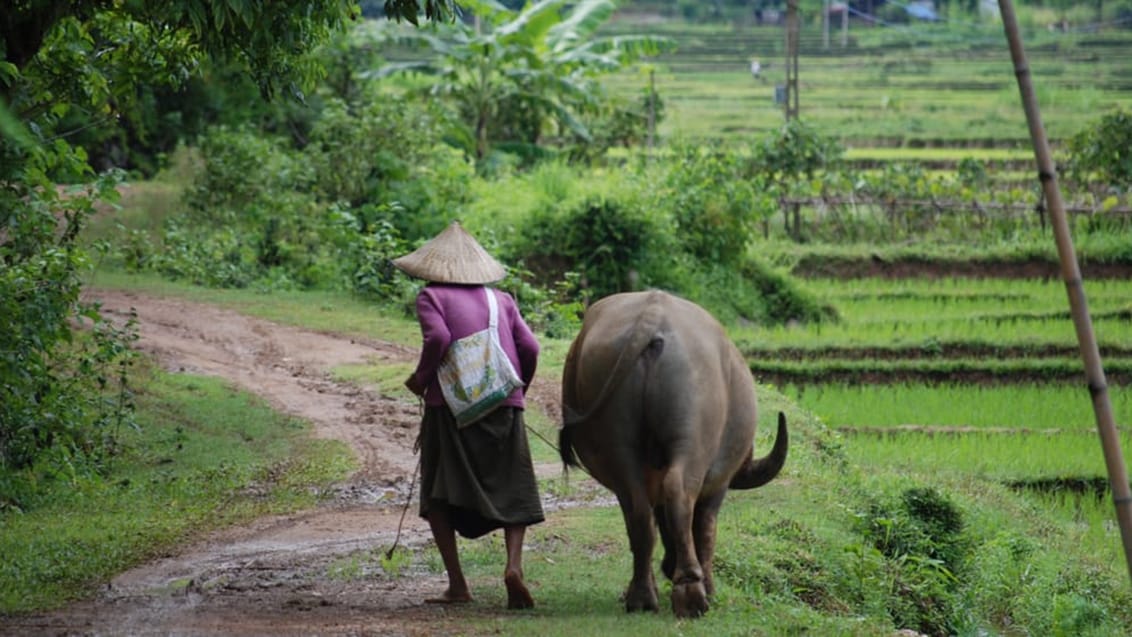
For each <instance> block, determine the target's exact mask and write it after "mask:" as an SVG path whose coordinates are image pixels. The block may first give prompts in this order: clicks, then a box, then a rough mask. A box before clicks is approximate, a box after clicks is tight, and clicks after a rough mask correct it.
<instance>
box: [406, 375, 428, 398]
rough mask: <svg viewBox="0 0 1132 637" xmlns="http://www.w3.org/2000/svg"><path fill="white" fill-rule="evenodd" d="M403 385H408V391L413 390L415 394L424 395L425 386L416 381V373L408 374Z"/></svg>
mask: <svg viewBox="0 0 1132 637" xmlns="http://www.w3.org/2000/svg"><path fill="white" fill-rule="evenodd" d="M405 387H408V388H409V391H411V392H413V393H414V394H416V395H418V396H423V395H424V392H425V388H424V386H422V385H421V384H420V383H418V382H417V375H416V374H409V377H408V378H406V379H405Z"/></svg>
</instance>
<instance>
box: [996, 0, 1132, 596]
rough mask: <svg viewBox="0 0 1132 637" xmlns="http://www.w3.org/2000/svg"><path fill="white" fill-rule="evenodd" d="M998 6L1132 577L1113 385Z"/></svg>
mask: <svg viewBox="0 0 1132 637" xmlns="http://www.w3.org/2000/svg"><path fill="white" fill-rule="evenodd" d="M998 7H999V11H1000V12H1001V13H1002V27H1003V29H1004V30H1005V31H1006V39H1007V41H1008V42H1009V44H1010V56H1011V58H1013V61H1014V75H1015V76H1016V77H1017V78H1018V90H1019V91H1020V92H1021V94H1022V107H1023V109H1025V111H1026V122H1027V123H1028V124H1029V126H1030V138H1031V139H1032V140H1033V143H1034V156H1035V159H1036V160H1037V164H1038V179H1040V180H1041V182H1042V189H1043V192H1044V194H1045V197H1046V202H1047V203H1048V204H1049V216H1050V224H1051V225H1052V227H1053V234H1054V240H1055V241H1056V243H1057V254H1058V257H1059V258H1060V260H1061V277H1062V279H1063V280H1064V281H1065V289H1066V292H1068V294H1069V309H1070V312H1071V313H1072V315H1073V325H1074V327H1075V328H1076V330H1077V343H1078V345H1079V346H1080V348H1081V358H1082V360H1083V361H1084V364H1085V377H1086V379H1087V380H1088V383H1089V385H1088V387H1089V394H1090V395H1091V396H1092V399H1093V413H1094V415H1095V416H1096V421H1097V433H1098V434H1099V435H1100V439H1101V447H1102V448H1103V451H1104V459H1105V465H1106V466H1107V468H1108V479H1109V483H1110V484H1111V486H1112V501H1113V504H1114V505H1115V507H1116V519H1117V523H1118V524H1119V525H1120V536H1121V539H1122V540H1123V542H1124V559H1125V562H1126V563H1127V566H1128V574H1129V577H1130V578H1132V492H1130V490H1129V485H1128V472H1127V470H1126V469H1125V467H1124V455H1123V453H1122V452H1121V450H1120V438H1119V436H1118V435H1117V431H1116V423H1115V421H1114V419H1113V415H1112V403H1111V401H1110V400H1109V397H1108V383H1107V381H1106V380H1105V374H1104V367H1103V366H1102V365H1101V355H1100V351H1099V349H1098V348H1097V339H1096V336H1095V335H1094V333H1093V322H1092V319H1091V318H1090V317H1089V306H1088V304H1087V303H1086V301H1085V289H1084V286H1083V285H1082V283H1081V269H1080V267H1079V266H1078V265H1077V254H1076V252H1075V251H1074V248H1073V241H1072V237H1071V236H1070V234H1069V224H1068V222H1067V221H1066V216H1065V208H1064V205H1063V203H1062V201H1061V189H1060V188H1059V187H1058V185H1057V169H1056V168H1055V167H1054V164H1053V159H1052V157H1051V155H1050V149H1049V140H1048V139H1047V138H1046V133H1045V127H1044V126H1043V124H1042V115H1041V112H1040V111H1039V109H1038V99H1037V96H1036V95H1035V93H1034V85H1033V82H1032V81H1031V79H1030V68H1029V65H1028V63H1027V62H1026V53H1025V51H1024V50H1023V48H1022V37H1021V35H1020V33H1019V30H1018V18H1017V16H1016V15H1015V14H1014V5H1013V3H1012V2H1011V0H998Z"/></svg>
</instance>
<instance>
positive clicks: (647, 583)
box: [618, 492, 660, 613]
mask: <svg viewBox="0 0 1132 637" xmlns="http://www.w3.org/2000/svg"><path fill="white" fill-rule="evenodd" d="M618 500H619V501H620V503H621V513H622V515H624V516H625V530H626V531H627V533H628V535H629V549H630V550H631V551H632V552H633V579H632V580H630V581H629V588H628V589H627V590H626V591H625V610H626V612H630V613H632V612H636V611H653V612H656V611H658V610H660V604H659V602H658V601H657V594H656V579H655V578H654V577H653V574H652V551H653V545H654V544H655V543H656V535H655V531H654V527H655V523H654V521H653V516H652V510H651V509H650V508H649V505H648V499H647V498H646V497H645V494H644V493H643V492H637V493H633V494H630V495H627V496H624V497H621V496H618Z"/></svg>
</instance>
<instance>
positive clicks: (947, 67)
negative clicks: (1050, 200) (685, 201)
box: [608, 11, 1132, 165]
mask: <svg viewBox="0 0 1132 637" xmlns="http://www.w3.org/2000/svg"><path fill="white" fill-rule="evenodd" d="M608 30H609V31H610V32H612V33H641V32H644V33H649V34H652V35H658V36H666V37H669V38H671V39H672V40H674V41H675V42H676V44H677V47H678V48H677V50H676V51H674V52H673V53H670V54H666V55H664V56H661V57H660V58H658V59H657V60H655V65H654V81H655V84H656V87H657V90H658V92H659V93H660V95H661V97H662V99H664V100H665V119H664V121H663V122H662V124H661V127H660V133H661V134H662V136H665V137H669V138H678V137H687V138H712V139H734V138H737V137H740V138H741V137H743V136H747V135H754V136H756V137H757V136H760V135H761V134H763V133H766V132H768V131H771V130H773V129H775V128H777V127H778V126H779V125H780V124H781V123H782V121H783V111H782V106H781V105H780V104H778V103H776V101H775V98H776V87H778V86H779V85H782V84H784V83H785V55H784V50H785V34H784V30H783V28H782V27H781V26H770V25H768V26H755V25H749V24H747V25H731V26H723V25H693V24H687V23H682V22H679V21H672V20H664V19H662V18H658V17H656V16H641V15H639V14H633V13H630V12H624V11H623V12H622V13H621V14H619V15H618V17H617V18H616V19H615V20H614V21H613V22H612V23H611V24H610V25H609V27H608ZM800 37H801V41H800V54H799V63H798V68H799V73H798V75H799V107H800V112H801V118H802V119H804V120H805V121H807V122H808V123H810V124H811V125H813V126H815V127H816V128H817V129H818V130H819V131H820V132H822V133H823V134H827V135H831V136H834V137H837V138H839V139H842V140H843V141H844V143H845V144H846V146H848V147H850V148H883V147H902V148H912V149H915V148H933V147H945V148H949V149H967V150H972V151H973V150H975V149H992V148H993V149H1003V150H1006V151H1009V149H1022V150H1025V149H1026V148H1027V147H1028V131H1027V128H1026V123H1025V119H1024V115H1023V113H1022V110H1021V107H1020V101H1019V95H1018V88H1017V84H1016V80H1015V77H1014V72H1013V66H1012V63H1011V60H1010V56H1009V52H1008V50H1007V47H1006V40H1005V37H1004V35H1003V32H1002V28H1001V26H999V25H998V24H995V23H993V22H988V23H987V24H985V25H974V24H971V25H961V24H954V23H953V24H934V25H933V24H926V23H917V24H909V25H892V26H887V27H879V26H877V27H870V26H868V25H865V24H857V23H852V24H851V25H850V27H849V30H848V34H847V36H846V37H845V39H844V40H842V35H841V33H840V32H836V31H835V32H834V33H833V34H832V35H831V37H830V38H829V42H828V44H827V43H826V40H825V37H824V36H823V33H822V29H821V25H820V21H818V20H817V19H815V18H814V17H813V16H810V17H807V16H805V15H803V18H802V28H801V36H800ZM1024 38H1025V42H1026V47H1027V56H1028V58H1029V62H1030V67H1031V70H1032V74H1033V77H1034V81H1035V85H1036V88H1037V91H1038V94H1039V98H1040V101H1041V104H1040V106H1041V109H1042V112H1043V118H1044V119H1045V121H1046V128H1047V131H1048V133H1049V135H1050V136H1051V138H1052V139H1053V140H1055V141H1057V140H1061V139H1064V138H1066V137H1067V136H1069V135H1072V134H1074V133H1075V132H1077V131H1078V130H1081V129H1082V128H1083V127H1085V126H1086V125H1088V124H1089V123H1092V122H1094V121H1095V120H1096V119H1097V118H1099V117H1100V116H1101V115H1102V114H1103V113H1104V112H1106V111H1108V110H1110V109H1112V108H1114V107H1117V106H1124V107H1129V106H1130V105H1132V67H1130V66H1129V65H1128V64H1126V63H1125V61H1126V60H1128V59H1132V32H1129V31H1127V30H1125V31H1116V30H1112V31H1105V32H1100V33H1087V32H1069V33H1052V32H1050V31H1049V30H1047V29H1046V28H1045V27H1044V25H1039V26H1037V27H1036V28H1030V29H1027V30H1026V33H1025V34H1024ZM752 59H757V60H759V62H760V66H761V72H760V74H759V76H758V77H754V76H752V73H751V71H750V61H751V60H752ZM646 82H648V74H647V73H643V72H641V71H640V70H639V69H638V70H635V71H632V72H626V73H624V74H621V75H620V76H618V77H617V78H615V79H614V80H612V81H611V82H610V86H611V87H613V89H614V90H616V91H618V92H621V93H624V94H627V95H629V94H637V91H639V90H641V89H642V88H643V87H644V86H645V84H646ZM857 159H858V160H859V161H862V162H866V163H867V162H870V161H876V160H877V159H878V158H877V157H870V156H869V155H868V154H867V153H866V154H864V155H860V156H858V158H857ZM880 159H883V158H880ZM1006 159H1020V160H1022V161H1025V155H1024V154H1023V156H1022V157H1006ZM933 161H936V162H937V163H940V165H946V162H947V158H946V157H938V156H937V157H936V158H935V159H934V160H933ZM941 162H942V163H941Z"/></svg>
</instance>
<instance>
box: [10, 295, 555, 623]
mask: <svg viewBox="0 0 1132 637" xmlns="http://www.w3.org/2000/svg"><path fill="white" fill-rule="evenodd" d="M86 296H87V297H88V298H90V299H97V300H98V301H100V302H101V303H102V307H103V313H104V315H107V316H110V317H114V318H117V319H119V320H122V321H125V320H126V319H127V318H128V317H129V316H130V314H131V312H136V315H137V319H138V328H139V333H140V340H139V343H138V347H139V348H140V349H141V350H143V351H145V352H147V353H148V354H150V355H151V356H153V357H154V358H155V359H156V360H157V361H158V362H159V363H160V364H161V365H162V366H164V367H165V368H167V369H170V370H174V371H184V372H188V373H194V374H202V375H211V376H219V377H222V378H225V379H228V380H229V381H231V382H232V383H234V384H235V385H236V386H238V387H240V388H241V389H244V390H247V391H249V392H252V393H255V394H257V395H259V396H261V397H263V398H264V399H266V400H267V401H268V402H269V403H270V404H271V405H273V406H274V407H275V408H277V409H278V410H280V411H281V412H284V413H287V414H291V415H294V416H297V417H300V418H303V419H304V420H307V421H309V422H310V423H312V425H313V428H314V435H316V436H319V437H323V438H334V439H338V440H342V441H345V442H347V443H348V444H350V446H351V447H352V448H353V449H354V450H355V451H356V453H357V455H358V458H359V462H360V464H361V468H360V469H359V471H358V472H357V473H356V474H355V475H354V476H352V477H351V479H350V480H349V481H347V482H346V483H345V484H342V485H338V486H337V487H336V488H335V490H334V493H333V494H332V497H331V498H330V499H329V500H330V501H329V502H328V503H327V504H325V505H323V506H321V507H319V508H318V509H317V510H314V511H310V512H305V513H300V514H296V515H290V516H279V517H272V518H267V519H261V520H258V521H256V522H255V523H253V524H250V525H246V526H241V527H238V528H232V529H227V530H224V531H221V532H219V533H216V534H213V535H211V536H209V537H207V538H204V539H202V540H200V541H198V542H196V543H194V544H193V545H191V546H186V547H184V549H183V550H182V551H180V552H178V553H177V554H175V555H169V556H166V557H163V558H161V559H158V560H156V561H153V562H150V563H148V564H144V565H142V566H140V567H138V568H135V569H133V570H131V571H128V572H126V573H123V574H121V575H119V576H118V577H116V578H115V579H114V580H113V581H112V582H110V584H109V585H108V586H107V587H106V589H105V590H103V591H101V592H100V594H98V595H97V596H96V597H95V598H94V599H91V600H88V601H83V602H80V603H76V604H72V605H70V606H68V607H67V608H65V609H63V610H61V611H59V612H56V613H51V614H47V615H40V616H33V617H22V618H18V619H15V620H14V621H10V622H6V623H4V624H0V634H5V635H7V634H13V635H15V634H19V635H29V634H30V635H37V634H44V635H74V634H78V635H241V636H243V635H370V634H372V635H424V634H435V633H438V632H440V633H443V632H449V631H448V630H446V627H450V626H451V623H450V622H452V621H455V620H456V616H454V611H453V610H451V609H447V608H443V607H437V606H433V605H425V604H423V603H422V600H423V599H424V598H425V597H427V596H429V595H435V594H436V593H438V592H440V591H442V590H443V588H444V585H445V579H444V577H443V575H436V574H432V573H428V572H426V571H424V569H423V568H420V567H418V568H417V569H416V570H417V571H418V572H407V573H402V574H401V576H400V577H396V578H393V577H389V576H387V575H386V574H385V572H384V570H383V569H381V568H380V566H379V564H380V558H381V556H382V554H383V553H384V549H386V548H388V547H389V546H391V545H392V544H393V542H394V537H395V534H396V530H397V526H398V522H399V520H400V519H401V512H402V507H403V504H404V502H405V499H406V497H407V496H408V492H409V486H410V484H411V480H412V477H413V472H414V469H415V467H416V461H417V458H416V455H415V454H414V453H413V450H412V445H413V441H414V439H415V436H416V428H417V423H418V419H419V416H418V415H417V414H418V406H417V405H416V404H415V403H411V402H407V401H405V400H404V399H397V398H393V397H390V396H381V395H377V394H375V393H374V392H372V391H367V390H363V389H361V388H358V387H356V386H353V385H350V384H347V383H342V382H337V381H335V380H334V379H333V378H331V376H330V375H329V370H331V369H332V368H334V367H335V366H339V365H345V364H353V363H367V362H369V363H374V364H380V363H381V362H382V361H406V362H411V361H413V360H414V359H415V356H416V351H415V350H414V349H412V348H407V347H404V346H401V345H397V344H393V343H387V342H380V341H373V342H361V341H358V340H355V339H349V338H343V337H341V336H336V335H334V334H326V333H317V332H312V331H308V330H302V329H297V328H293V327H287V326H283V325H278V324H275V323H271V322H268V321H265V320H261V319H256V318H250V317H247V316H243V315H241V314H238V313H236V312H233V311H230V310H225V309H221V308H217V307H213V306H210V305H205V304H199V303H193V302H189V301H183V300H179V299H171V298H157V297H150V296H145V295H141V294H135V293H132V292H121V291H110V290H88V291H87V294H86ZM529 398H530V400H532V401H533V402H534V403H536V404H538V405H539V406H540V407H542V408H543V409H545V410H547V411H549V412H550V414H551V416H552V417H554V416H555V415H556V414H555V412H556V411H557V404H558V396H557V388H556V387H555V386H554V383H552V382H550V381H549V380H547V379H539V380H538V381H537V382H536V386H535V387H533V388H532V391H531V393H530V394H529ZM539 469H540V472H545V471H553V470H554V468H553V467H539ZM429 537H430V536H429V534H428V527H427V525H426V524H425V523H424V522H423V521H422V520H420V518H419V517H417V515H416V507H415V505H414V506H413V508H412V509H411V510H410V511H409V514H408V515H407V516H405V518H404V529H403V530H402V535H401V543H402V544H403V545H405V546H408V547H410V548H415V549H418V550H419V549H421V548H422V547H423V546H424V545H425V544H427V543H428V541H429ZM420 562H421V560H419V559H418V560H415V561H414V564H419V563H420ZM473 610H474V609H473V608H469V609H468V611H461V612H469V611H473ZM484 610H486V609H484Z"/></svg>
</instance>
